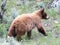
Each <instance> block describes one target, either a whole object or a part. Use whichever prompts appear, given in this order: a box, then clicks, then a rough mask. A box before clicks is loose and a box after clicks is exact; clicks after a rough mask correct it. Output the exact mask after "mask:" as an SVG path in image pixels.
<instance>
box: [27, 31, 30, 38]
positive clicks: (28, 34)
mask: <svg viewBox="0 0 60 45" xmlns="http://www.w3.org/2000/svg"><path fill="white" fill-rule="evenodd" d="M27 37H28V38H29V39H31V31H28V32H27Z"/></svg>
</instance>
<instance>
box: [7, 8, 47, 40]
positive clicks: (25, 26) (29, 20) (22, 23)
mask: <svg viewBox="0 0 60 45" xmlns="http://www.w3.org/2000/svg"><path fill="white" fill-rule="evenodd" d="M41 19H48V16H47V14H46V12H44V9H39V10H36V11H34V12H33V13H30V14H22V15H19V16H17V17H16V18H15V19H14V20H13V22H12V23H11V25H10V27H9V30H8V36H10V37H17V39H18V40H19V39H21V36H22V35H24V34H25V33H26V32H27V36H28V38H31V31H32V29H33V28H35V27H37V29H38V31H39V32H40V33H42V34H43V35H44V36H47V34H46V32H45V30H44V28H43V27H42V23H41Z"/></svg>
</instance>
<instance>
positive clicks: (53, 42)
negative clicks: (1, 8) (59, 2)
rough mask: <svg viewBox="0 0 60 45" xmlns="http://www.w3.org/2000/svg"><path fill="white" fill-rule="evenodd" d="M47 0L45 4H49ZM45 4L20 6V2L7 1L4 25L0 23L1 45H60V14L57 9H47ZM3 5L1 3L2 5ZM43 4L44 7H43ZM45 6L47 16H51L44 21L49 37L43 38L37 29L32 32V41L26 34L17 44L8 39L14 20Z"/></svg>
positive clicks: (27, 3)
mask: <svg viewBox="0 0 60 45" xmlns="http://www.w3.org/2000/svg"><path fill="white" fill-rule="evenodd" d="M0 2H1V0H0ZM48 2H49V0H46V2H45V3H48ZM45 3H42V2H37V3H36V2H34V1H30V2H28V1H27V2H26V3H24V4H20V3H19V0H7V4H6V9H7V10H6V12H5V15H4V19H3V23H0V45H59V44H60V14H58V13H57V12H56V11H55V10H56V9H55V8H50V9H48V8H45V7H46V6H45ZM0 4H1V3H0ZM42 4H43V5H42ZM40 6H43V7H44V9H45V11H46V12H47V14H48V15H49V16H50V19H48V20H42V22H43V26H44V29H46V32H47V34H48V36H46V37H45V36H43V35H42V34H40V33H39V32H38V31H37V29H36V28H35V29H33V31H32V39H30V40H29V39H27V36H26V34H25V35H24V36H22V38H23V40H22V41H20V42H17V41H16V40H15V39H14V38H9V39H7V38H6V35H7V29H8V28H9V26H10V24H11V22H12V21H13V19H14V18H15V17H16V16H18V15H20V14H23V13H31V12H33V11H35V10H37V9H39V8H40Z"/></svg>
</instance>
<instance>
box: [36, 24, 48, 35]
mask: <svg viewBox="0 0 60 45" xmlns="http://www.w3.org/2000/svg"><path fill="white" fill-rule="evenodd" d="M37 28H38V32H40V33H42V34H43V35H44V36H47V33H46V32H45V30H44V28H43V27H42V25H41V24H39V25H38V26H37Z"/></svg>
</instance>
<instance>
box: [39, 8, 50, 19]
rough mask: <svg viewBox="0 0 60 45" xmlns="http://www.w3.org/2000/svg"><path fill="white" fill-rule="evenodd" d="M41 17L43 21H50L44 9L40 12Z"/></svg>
mask: <svg viewBox="0 0 60 45" xmlns="http://www.w3.org/2000/svg"><path fill="white" fill-rule="evenodd" d="M40 16H41V18H42V19H49V16H47V13H46V12H45V11H44V9H43V8H42V9H41V10H40Z"/></svg>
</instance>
